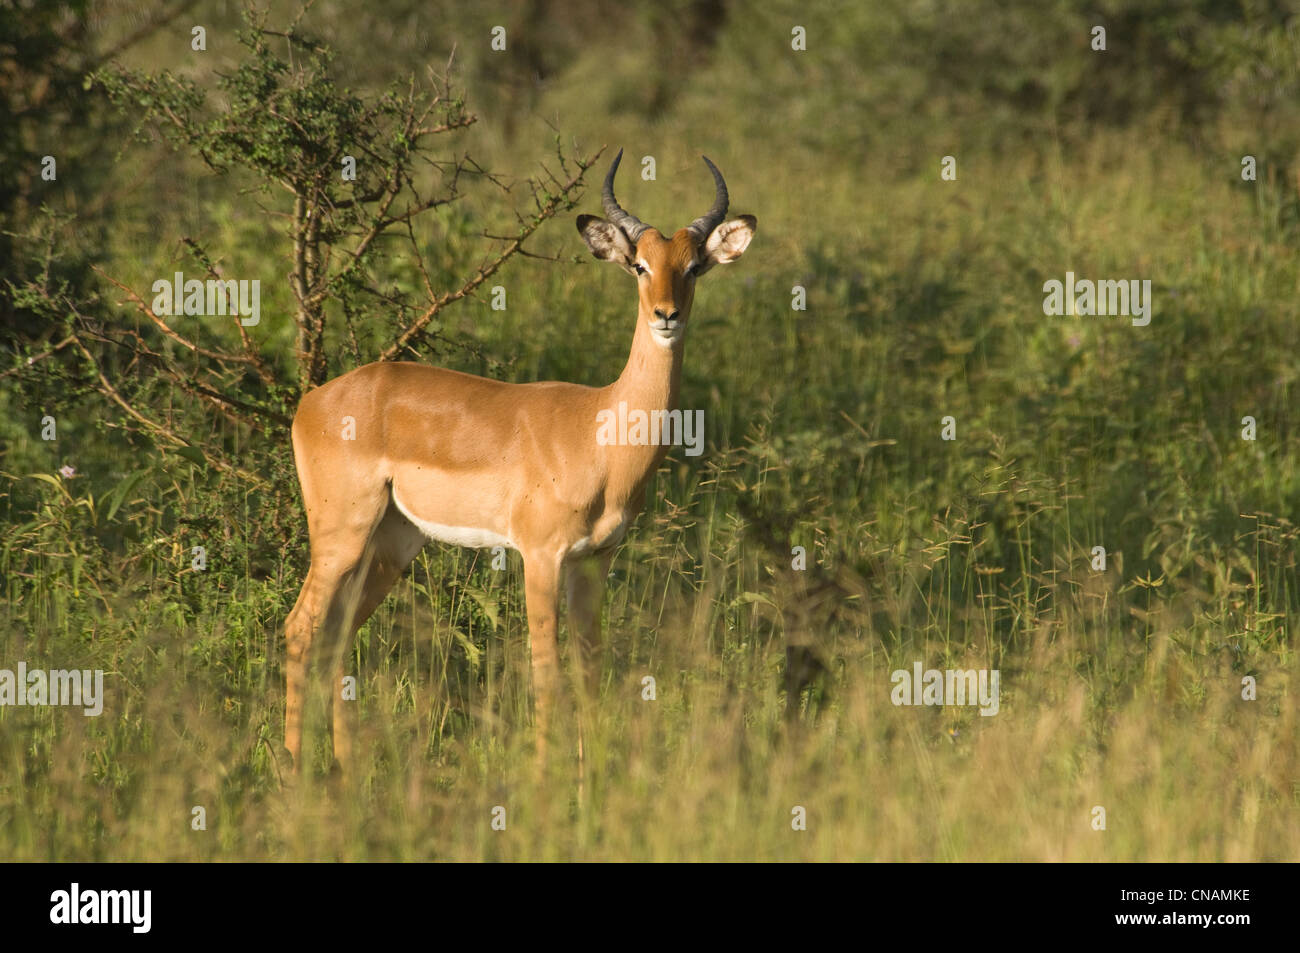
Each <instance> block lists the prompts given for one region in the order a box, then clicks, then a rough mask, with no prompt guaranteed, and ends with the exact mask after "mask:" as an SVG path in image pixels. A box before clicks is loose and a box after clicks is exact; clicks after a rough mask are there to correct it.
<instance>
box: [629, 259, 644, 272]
mask: <svg viewBox="0 0 1300 953" xmlns="http://www.w3.org/2000/svg"><path fill="white" fill-rule="evenodd" d="M632 267H633V269H635V271H636V273H637V274H638V275H644V274H645V273H646V267H645V265H643V264H641V262H639V261H638V262H636V263H635V264H633V265H632Z"/></svg>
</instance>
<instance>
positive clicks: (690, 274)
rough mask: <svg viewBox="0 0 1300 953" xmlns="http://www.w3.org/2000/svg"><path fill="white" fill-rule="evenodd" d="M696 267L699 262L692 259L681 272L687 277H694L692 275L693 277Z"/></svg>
mask: <svg viewBox="0 0 1300 953" xmlns="http://www.w3.org/2000/svg"><path fill="white" fill-rule="evenodd" d="M698 267H699V263H698V262H694V261H693V262H691V263H690V264H689V265H687V266H686V270H685V271H683V272H682V274H683V275H685V276H686V277H687V278H694V277H695V269H696V268H698Z"/></svg>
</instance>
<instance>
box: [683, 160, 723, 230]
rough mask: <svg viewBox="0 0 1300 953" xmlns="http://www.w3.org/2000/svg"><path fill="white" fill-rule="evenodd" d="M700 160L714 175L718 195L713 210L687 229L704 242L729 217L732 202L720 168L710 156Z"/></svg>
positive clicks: (715, 197)
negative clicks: (728, 212) (729, 207)
mask: <svg viewBox="0 0 1300 953" xmlns="http://www.w3.org/2000/svg"><path fill="white" fill-rule="evenodd" d="M700 158H701V159H703V160H704V164H705V165H707V166H708V167H709V171H710V172H712V173H713V185H714V188H715V189H716V194H715V196H714V199H713V208H711V209H709V210H708V211H707V212H705V213H704V214H703V215H701V216H700V217H699V218H697V219H696V220H695V221H693V222H691V224H689V225H687V226H686V229H687V231H689V232H691V233H693V234H694V235H695V237H696V238H697V239H699V240H700V241H704V240H705V239H707V238H708V237H709V233H710V232H712V231H713V230H714V229H715V228H717V227H718V226H719V225H721V224H722V220H723V219H724V218H726V217H727V203H728V202H729V201H730V197H729V196H728V195H727V180H726V179H724V178H723V177H722V173H721V172H719V171H718V167H717V166H716V165H714V164H713V163H712V162H710V161H709V157H708V156H700Z"/></svg>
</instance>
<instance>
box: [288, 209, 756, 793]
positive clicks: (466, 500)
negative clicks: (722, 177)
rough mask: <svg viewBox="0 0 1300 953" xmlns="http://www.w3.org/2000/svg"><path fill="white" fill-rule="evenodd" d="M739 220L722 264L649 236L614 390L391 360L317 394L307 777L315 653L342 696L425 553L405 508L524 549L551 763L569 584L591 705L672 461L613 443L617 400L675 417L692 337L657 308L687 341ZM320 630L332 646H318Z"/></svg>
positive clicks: (296, 434) (300, 455) (299, 690)
mask: <svg viewBox="0 0 1300 953" xmlns="http://www.w3.org/2000/svg"><path fill="white" fill-rule="evenodd" d="M584 220H587V221H592V219H591V218H590V217H588V216H583V218H582V219H580V220H579V227H580V228H582V227H583V222H584ZM594 221H595V222H596V223H598V224H601V225H607V224H608V223H604V222H603V220H599V219H596V220H594ZM737 222H738V223H739V224H740V226H741V227H742V228H743V229H747V231H746V233H745V235H744V237H743V241H741V242H739V243H738V246H739V247H738V250H735V251H734V254H732V255H731V257H723V258H719V259H717V262H711V261H704V260H703V259H704V257H705V255H706V253H705V252H704V250H703V248H701V247H700V244H699V243H697V242H696V241H695V239H694V238H693V237H692V236H691V234H690V233H689V232H687V231H686V230H685V229H683V230H681V231H678V232H677V233H676V234H675V235H673V237H672V238H671V239H665V238H664V237H663V236H662V235H661V234H660V233H659V232H657V231H655V230H654V229H650V230H648V231H646V232H645V233H643V234H642V235H641V239H640V241H639V243H638V245H637V247H636V249H635V257H636V259H639V260H642V261H644V262H645V263H646V264H647V265H648V266H649V267H650V269H651V271H652V272H653V274H651V275H648V276H643V277H640V278H638V280H637V286H638V297H639V310H638V315H637V322H636V328H635V331H634V332H633V335H632V349H631V353H630V354H629V356H628V360H627V365H626V366H625V367H624V369H623V373H622V374H621V375H620V376H619V378H618V380H616V381H614V383H612V384H610V385H608V386H607V387H600V388H592V387H583V386H580V385H577V384H568V383H559V382H546V383H534V384H508V383H503V382H500V381H494V380H488V379H486V378H482V377H475V376H472V375H469V374H461V373H458V372H456V371H450V370H443V369H439V368H433V367H425V366H423V365H419V364H405V363H376V364H367V365H365V366H364V367H360V368H357V369H356V370H354V371H352V372H350V373H347V374H344V375H342V376H341V377H338V378H335V379H334V380H332V381H330V382H329V383H327V384H325V385H323V386H322V387H320V388H318V389H317V390H314V391H312V392H311V393H309V394H307V395H306V396H305V397H304V398H303V399H302V403H301V404H300V406H299V408H298V413H297V415H296V416H295V417H294V421H293V430H292V434H293V448H294V459H295V462H296V464H297V468H298V479H299V482H300V484H301V486H302V494H303V501H304V504H305V506H306V510H307V527H308V532H309V536H310V547H311V566H310V570H309V571H308V574H307V579H306V581H305V582H304V583H303V587H302V592H301V593H300V594H299V596H298V601H297V603H296V605H295V606H294V608H293V611H292V612H291V613H290V614H289V618H288V620H287V622H286V624H285V639H286V645H287V657H288V663H287V676H286V682H287V692H286V694H287V699H286V712H285V746H286V747H287V748H288V750H289V753H290V755H291V756H292V758H293V763H294V768H295V770H297V768H298V765H299V764H300V762H301V747H302V712H303V701H304V692H305V690H306V687H307V678H308V671H309V666H310V664H311V663H312V662H313V658H312V656H313V652H317V651H321V650H322V649H323V652H324V655H325V657H326V658H325V660H326V661H328V663H329V665H328V667H329V670H330V672H331V677H332V679H333V681H332V683H331V684H332V687H331V692H330V695H331V698H333V699H335V700H337V698H338V695H339V691H340V685H341V680H342V676H343V674H344V670H345V666H344V661H345V659H346V658H347V655H348V653H349V650H350V646H351V644H352V639H353V637H354V636H355V634H356V631H357V629H358V628H360V626H361V625H362V623H364V622H365V620H366V619H367V618H369V616H370V614H371V613H372V612H373V611H374V610H375V608H376V607H377V606H378V605H379V603H380V602H381V601H383V599H384V597H385V595H387V593H388V592H389V590H390V589H391V588H392V586H393V585H394V583H395V582H396V581H397V580H398V578H400V576H401V575H402V573H403V571H404V570H405V569H406V567H407V566H408V565H409V564H410V562H411V560H412V559H413V558H414V557H415V554H416V553H417V552H419V550H420V548H421V547H422V546H423V545H424V543H425V538H424V536H423V534H422V533H421V532H420V531H419V530H418V529H417V528H416V527H415V525H414V524H413V523H412V522H411V520H409V519H407V518H406V516H404V515H403V514H402V513H401V512H400V511H399V510H398V508H397V506H396V504H395V503H394V497H396V498H397V499H400V501H401V504H402V506H403V507H405V509H406V511H407V512H408V513H410V514H411V516H413V517H414V518H416V519H417V520H419V521H421V522H423V523H430V524H438V525H442V526H448V527H462V528H474V529H478V530H486V531H489V532H491V533H495V534H497V535H499V536H501V537H504V538H505V539H507V540H509V541H510V544H511V545H512V546H514V548H516V549H517V550H518V551H519V552H520V553H521V554H522V556H523V563H524V589H525V597H526V604H527V613H528V629H529V639H530V643H531V650H532V675H533V690H534V698H535V713H536V723H537V733H538V734H537V737H538V749H539V752H544V750H545V742H546V732H547V728H548V724H549V719H550V714H551V711H552V709H553V707H554V701H555V697H556V690H557V685H558V681H559V660H558V646H557V615H558V611H559V595H558V594H559V590H560V585H561V580H562V578H564V577H567V578H566V579H565V582H566V588H567V590H568V598H569V607H570V622H571V625H572V627H573V628H574V629H575V633H574V634H575V636H576V638H575V643H576V649H577V651H576V652H575V653H574V656H575V658H574V662H575V667H576V668H577V669H578V675H579V678H578V688H579V692H580V694H581V695H582V697H583V698H584V699H590V698H594V696H595V694H596V689H597V687H598V684H599V677H598V675H599V669H598V666H597V664H596V659H595V655H596V653H597V650H598V647H599V644H600V600H601V596H602V593H603V582H604V578H605V574H606V571H607V567H608V563H609V558H610V555H611V554H612V551H613V547H614V545H616V544H617V542H618V541H619V539H621V537H622V534H623V531H624V529H625V528H626V527H627V526H630V525H631V523H632V521H633V519H635V517H636V515H637V514H638V513H639V512H640V511H641V509H642V508H643V506H644V504H645V488H646V483H647V481H648V480H649V479H650V476H651V475H652V474H653V473H654V472H655V469H656V468H657V467H658V465H659V463H660V461H661V460H662V459H663V457H664V454H665V453H666V452H667V449H668V448H667V447H663V446H601V445H599V444H598V443H597V440H596V433H597V413H598V411H600V410H604V409H612V408H615V407H617V406H618V404H619V402H620V401H626V402H627V406H628V407H629V408H634V409H644V410H646V411H650V410H655V409H659V410H664V409H672V408H675V407H676V405H677V394H678V385H679V382H680V379H681V362H682V343H683V342H682V338H681V337H680V336H679V337H678V338H677V339H676V340H675V341H673V342H672V344H671V346H668V345H665V344H664V343H662V342H661V341H659V340H656V339H655V338H654V333H655V332H654V331H653V330H652V329H651V322H653V321H655V320H657V316H656V309H658V311H659V312H661V314H666V313H671V312H673V311H676V312H677V315H678V320H679V321H681V322H682V324H683V327H682V329H681V333H682V334H684V332H685V328H684V323H685V321H686V318H687V317H688V316H689V314H690V310H691V304H692V302H693V300H694V291H695V281H694V279H693V278H691V277H687V276H686V274H685V270H686V268H687V266H689V265H691V264H692V263H693V262H697V260H700V262H701V264H702V265H703V266H706V267H707V266H708V265H710V264H711V263H719V262H721V261H729V260H734V258H735V257H738V256H739V254H740V252H743V251H744V246H745V245H747V244H748V236H749V235H752V232H753V227H754V224H755V222H754V220H753V219H752V218H749V217H744V218H743V219H741V220H736V222H732V223H725V224H724V225H722V226H719V229H722V228H726V227H727V226H728V225H731V226H735V225H736V224H737ZM611 227H612V226H611ZM619 234H620V235H621V233H619ZM588 243H589V244H591V239H590V238H589V239H588ZM624 247H627V246H626V245H625V246H624ZM595 250H596V249H595V246H594V245H593V251H595ZM602 257H604V256H602ZM611 260H612V259H611ZM622 264H624V265H625V267H626V266H627V263H625V262H624V263H622ZM701 270H703V268H702V269H701ZM345 417H351V418H353V420H354V421H355V432H356V438H355V440H344V439H343V438H342V434H343V429H344V425H345V424H344V418H345ZM581 541H586V542H585V544H583V546H582V550H581V551H582V557H583V558H578V557H577V556H574V555H571V554H570V551H571V550H572V549H573V548H574V547H575V546H578V545H579V544H580V543H581ZM318 633H319V634H320V636H322V637H323V639H322V641H323V645H315V644H314V643H315V641H316V638H317V635H318ZM333 721H334V752H335V756H336V758H337V759H338V761H339V763H340V765H341V766H343V767H344V768H346V767H347V766H348V762H349V760H350V757H351V748H352V729H351V727H350V719H349V718H347V717H340V716H339V711H338V707H337V705H335V707H334V718H333Z"/></svg>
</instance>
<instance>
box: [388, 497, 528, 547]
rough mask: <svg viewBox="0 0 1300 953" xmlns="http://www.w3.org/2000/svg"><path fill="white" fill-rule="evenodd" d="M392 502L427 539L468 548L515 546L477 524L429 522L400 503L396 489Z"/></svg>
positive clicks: (498, 534)
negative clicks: (449, 524) (458, 524)
mask: <svg viewBox="0 0 1300 953" xmlns="http://www.w3.org/2000/svg"><path fill="white" fill-rule="evenodd" d="M393 503H394V504H396V506H397V509H398V512H400V513H401V514H402V515H403V516H405V517H406V518H407V519H408V520H410V521H411V522H412V523H413V524H414V525H415V528H416V529H418V530H419V531H420V532H421V533H423V534H424V535H425V536H427V537H428V538H429V539H433V540H437V541H438V542H440V543H450V544H451V545H453V546H468V547H469V548H470V549H489V548H490V547H493V546H506V547H508V548H510V549H514V548H515V544H514V543H512V542H510V540H508V539H506V538H505V537H504V536H502V535H501V534H500V533H494V532H492V530H490V529H480V528H479V527H477V526H444V525H443V524H442V523H430V522H429V521H428V520H422V519H420V518H419V517H418V516H416V515H415V514H413V513H412V512H411V511H410V510H408V509H407V508H406V507H405V506H403V505H402V501H401V500H399V499H398V498H397V490H396V489H394V490H393Z"/></svg>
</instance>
